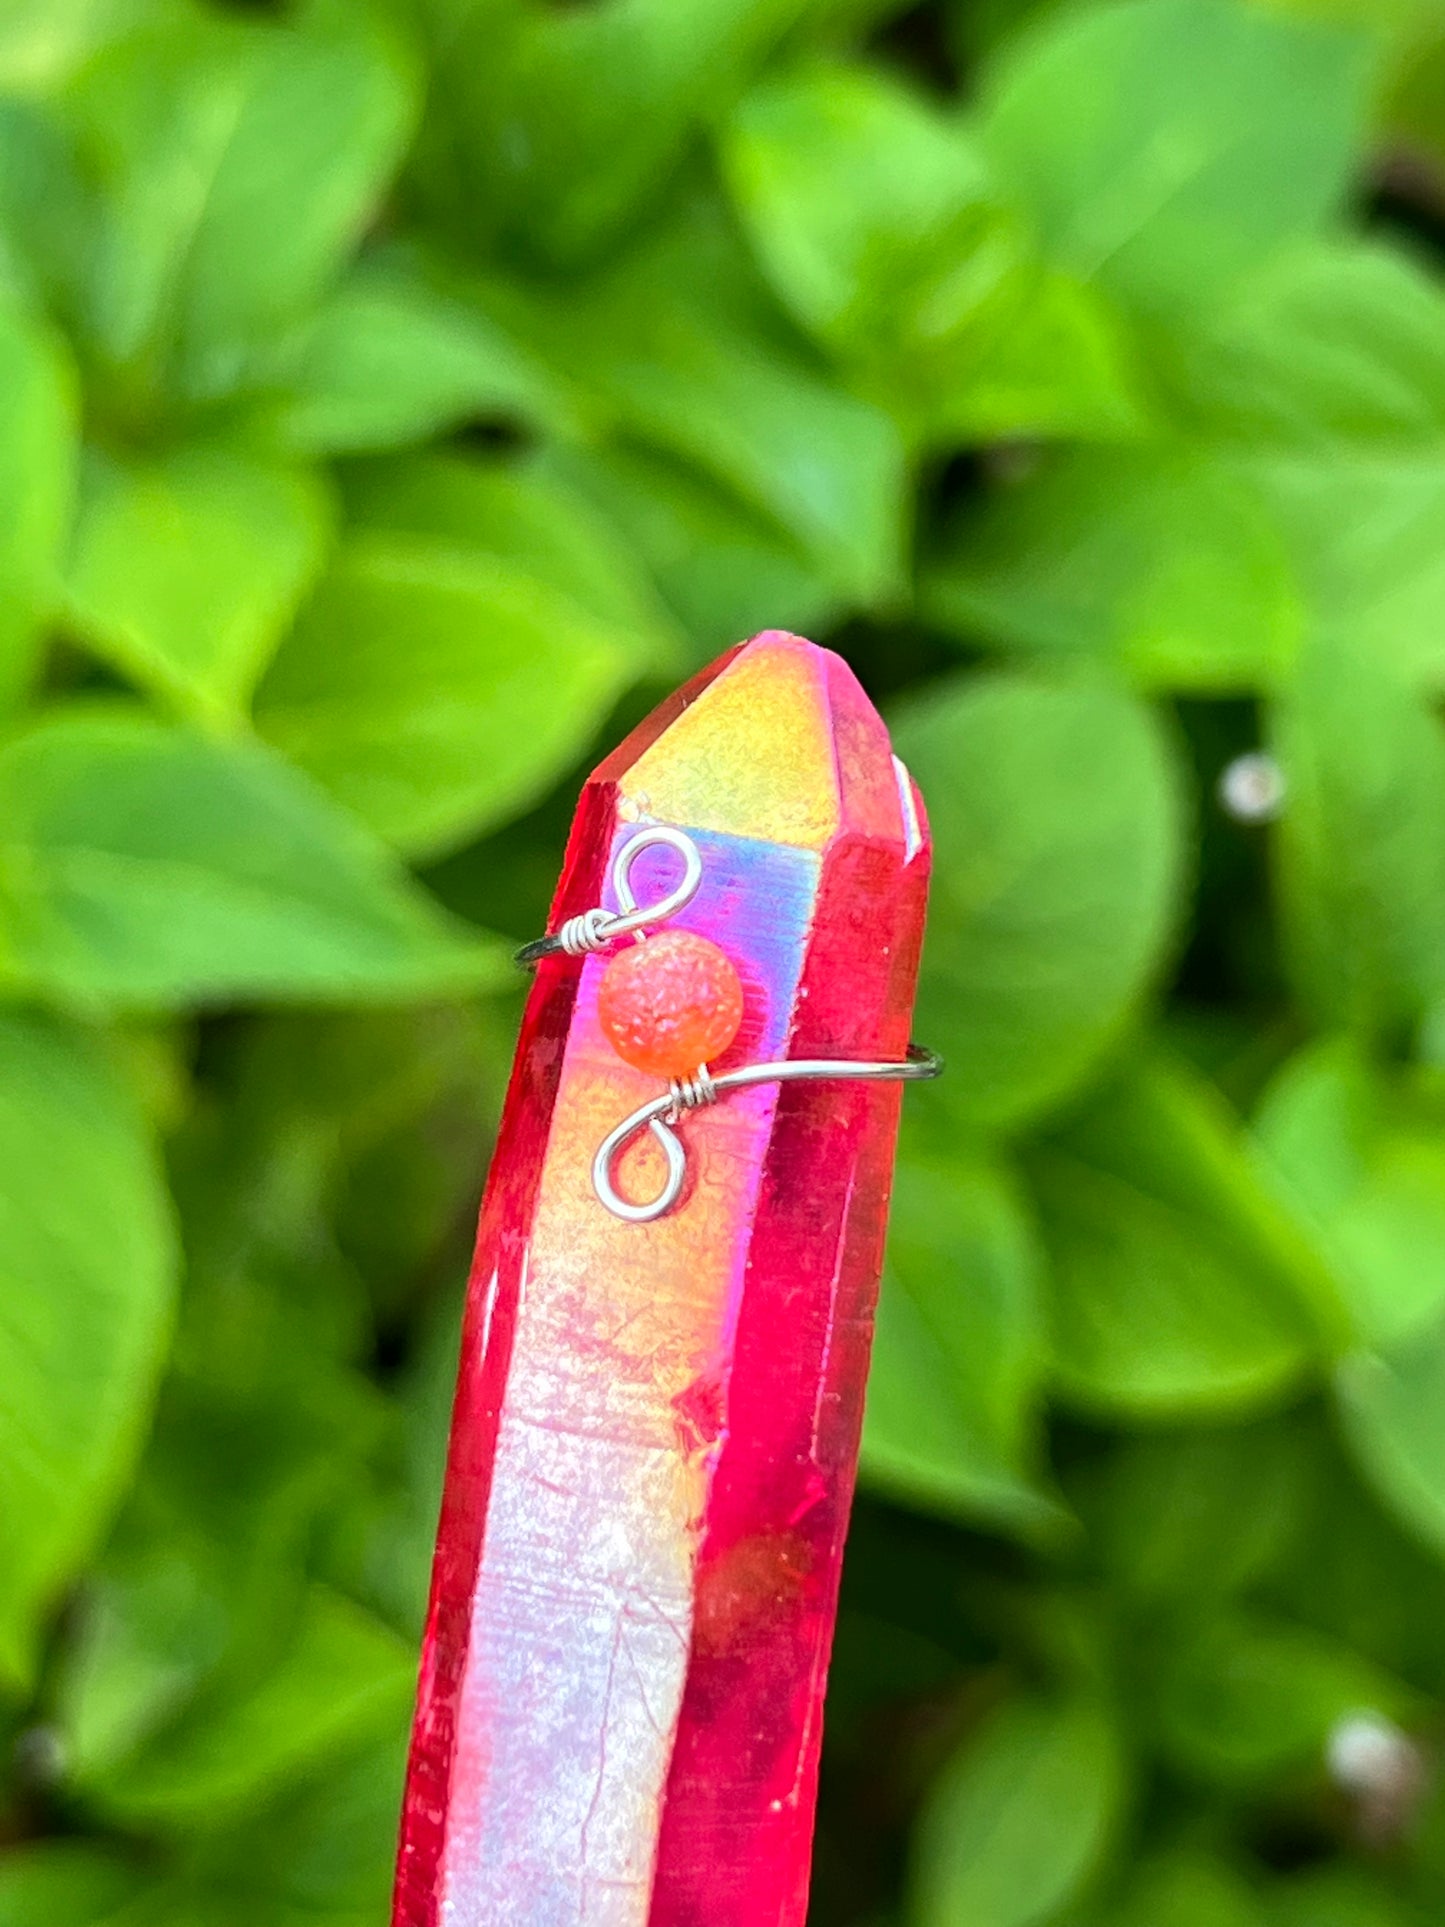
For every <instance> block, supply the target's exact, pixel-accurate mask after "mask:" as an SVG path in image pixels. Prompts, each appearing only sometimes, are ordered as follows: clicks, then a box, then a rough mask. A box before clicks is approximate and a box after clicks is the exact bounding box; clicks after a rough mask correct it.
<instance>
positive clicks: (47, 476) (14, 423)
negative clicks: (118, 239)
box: [0, 301, 76, 709]
mask: <svg viewBox="0 0 1445 1927" xmlns="http://www.w3.org/2000/svg"><path fill="white" fill-rule="evenodd" d="M75 413H76V409H75V395H74V383H73V379H72V377H71V375H70V372H69V369H68V368H67V366H66V364H65V362H64V360H63V358H62V355H61V353H60V351H59V349H58V347H57V345H56V344H55V343H54V342H53V341H52V340H51V339H50V337H49V336H48V335H47V334H46V333H45V332H44V331H43V330H42V329H41V328H39V327H38V326H37V324H36V323H35V322H33V321H31V320H29V319H28V318H26V317H25V316H24V315H22V314H21V313H20V312H19V311H18V310H16V309H12V308H11V307H10V306H9V305H8V304H6V303H4V302H3V301H0V709H3V708H8V707H9V705H10V704H11V703H12V702H13V701H14V700H15V698H16V697H17V696H20V695H22V694H23V693H24V691H25V690H26V688H27V687H28V685H29V683H30V681H31V678H32V676H33V674H34V670H35V666H36V661H37V658H38V656H39V653H40V647H41V643H42V639H43V632H42V625H43V623H44V621H45V619H46V618H47V617H48V616H49V615H50V614H51V613H52V611H53V610H54V608H55V605H56V603H57V601H58V600H59V573H60V559H61V548H62V545H63V542H64V539H65V531H66V525H67V523H68V520H69V517H70V509H71V496H72V491H73V488H74V481H75V443H76V421H75Z"/></svg>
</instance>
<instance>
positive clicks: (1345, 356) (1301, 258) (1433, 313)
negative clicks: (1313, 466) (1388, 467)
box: [1171, 240, 1445, 453]
mask: <svg viewBox="0 0 1445 1927" xmlns="http://www.w3.org/2000/svg"><path fill="white" fill-rule="evenodd" d="M1171 347H1172V350H1173V354H1172V357H1171V359H1172V362H1173V366H1172V368H1171V373H1172V376H1173V379H1174V381H1175V383H1176V384H1177V385H1178V388H1179V391H1180V392H1179V396H1178V399H1179V400H1180V401H1181V402H1182V404H1183V405H1184V407H1185V408H1186V409H1187V410H1188V412H1189V415H1190V417H1191V419H1192V421H1193V424H1194V426H1195V428H1196V430H1197V432H1198V433H1200V434H1201V435H1204V436H1207V437H1209V438H1211V439H1216V440H1217V439H1220V438H1223V437H1230V438H1238V439H1240V440H1242V441H1253V442H1258V441H1262V440H1269V441H1277V442H1279V443H1281V444H1293V445H1298V446H1300V447H1302V448H1305V447H1313V448H1315V449H1317V450H1319V451H1320V452H1321V453H1324V452H1325V451H1333V452H1336V453H1338V452H1339V451H1340V450H1341V449H1342V448H1344V447H1348V448H1350V449H1351V450H1352V451H1358V450H1359V449H1361V448H1362V447H1369V446H1379V447H1396V448H1401V447H1405V448H1408V447H1411V446H1420V447H1425V448H1428V447H1431V446H1433V445H1437V444H1438V442H1439V439H1440V436H1441V434H1442V432H1445V295H1442V292H1441V290H1440V288H1439V286H1438V285H1437V283H1436V282H1435V281H1434V280H1433V279H1432V278H1431V277H1430V276H1429V275H1428V274H1426V273H1425V272H1424V270H1423V269H1422V268H1420V267H1417V266H1416V265H1415V264H1414V263H1413V262H1412V261H1411V260H1410V259H1409V258H1408V256H1406V255H1403V254H1399V253H1396V252H1394V251H1393V250H1391V249H1389V248H1385V247H1381V246H1378V245H1376V244H1372V243H1371V244H1363V243H1360V242H1350V243H1342V242H1340V241H1336V240H1331V241H1329V242H1316V243H1313V244H1307V245H1304V246H1300V247H1296V248H1291V249H1289V250H1288V251H1287V252H1286V253H1285V254H1284V255H1282V256H1281V257H1280V258H1279V259H1278V260H1274V261H1271V262H1270V263H1269V264H1268V265H1267V266H1266V267H1265V268H1264V270H1263V271H1262V272H1260V273H1258V274H1255V275H1252V276H1251V277H1250V278H1249V279H1248V280H1247V281H1246V282H1245V283H1244V284H1243V285H1242V286H1241V287H1240V288H1239V289H1238V290H1237V291H1236V292H1235V293H1234V295H1233V296H1232V298H1231V299H1230V301H1229V302H1228V304H1227V305H1226V306H1225V307H1224V308H1223V309H1222V310H1221V311H1219V312H1218V313H1212V312H1211V313H1206V314H1205V315H1204V316H1199V315H1197V314H1196V315H1194V316H1192V317H1190V320H1189V322H1188V324H1187V325H1186V324H1185V323H1184V322H1182V321H1181V323H1180V325H1179V327H1178V328H1177V329H1176V330H1175V331H1174V334H1173V338H1172V341H1171Z"/></svg>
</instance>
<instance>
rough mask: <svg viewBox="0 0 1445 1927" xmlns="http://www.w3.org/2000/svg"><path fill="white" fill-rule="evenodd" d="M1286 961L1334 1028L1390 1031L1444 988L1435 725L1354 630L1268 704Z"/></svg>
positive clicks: (1443, 801)
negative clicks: (1277, 778)
mask: <svg viewBox="0 0 1445 1927" xmlns="http://www.w3.org/2000/svg"><path fill="white" fill-rule="evenodd" d="M1272 736H1273V747H1274V751H1275V754H1276V755H1277V757H1278V759H1279V762H1280V764H1281V767H1282V768H1283V771H1284V777H1285V782H1286V784H1287V785H1288V792H1287V793H1288V806H1287V808H1286V809H1285V811H1284V813H1283V816H1282V817H1281V819H1280V823H1279V827H1278V830H1277V832H1276V835H1277V839H1278V840H1277V845H1276V857H1277V864H1276V870H1277V880H1278V889H1279V896H1280V911H1281V920H1282V923H1283V930H1284V938H1285V955H1286V961H1287V963H1288V965H1289V967H1290V971H1291V974H1292V976H1293V979H1294V982H1295V984H1296V986H1297V988H1298V990H1299V992H1300V994H1301V995H1302V997H1303V998H1304V1000H1305V1002H1306V1004H1307V1006H1308V1007H1309V1008H1310V1009H1311V1010H1312V1011H1314V1012H1315V1013H1316V1014H1317V1015H1318V1016H1319V1017H1321V1018H1323V1019H1325V1020H1326V1021H1332V1022H1334V1023H1336V1024H1347V1025H1354V1026H1362V1027H1381V1026H1385V1027H1388V1026H1392V1025H1395V1024H1398V1023H1400V1022H1401V1021H1407V1020H1409V1019H1411V1018H1414V1017H1416V1016H1418V1015H1419V1014H1420V1013H1421V1011H1422V1010H1423V1009H1424V1008H1425V1006H1426V1005H1428V1004H1429V1003H1430V1002H1431V1001H1432V1000H1433V999H1434V998H1436V997H1438V996H1439V995H1440V994H1441V991H1442V989H1445V838H1442V837H1441V835H1440V833H1439V823H1440V816H1441V812H1442V810H1445V725H1442V724H1441V722H1440V720H1439V719H1438V718H1437V717H1435V716H1433V715H1432V714H1431V713H1430V711H1429V710H1428V708H1427V707H1426V705H1425V703H1424V702H1423V701H1422V700H1421V698H1420V697H1419V696H1418V694H1417V693H1416V692H1415V691H1414V690H1413V689H1412V688H1411V687H1410V686H1409V684H1408V683H1407V682H1406V680H1405V678H1404V676H1403V675H1402V674H1401V673H1400V672H1399V670H1398V669H1396V668H1395V667H1394V666H1393V665H1391V664H1390V663H1388V662H1386V661H1382V660H1381V659H1380V658H1379V655H1378V653H1377V652H1373V651H1370V650H1368V649H1366V648H1365V647H1363V646H1361V644H1360V643H1359V642H1358V641H1357V640H1356V639H1355V638H1354V637H1351V636H1348V635H1341V634H1335V633H1327V634H1321V635H1320V636H1319V637H1318V639H1317V640H1316V641H1315V643H1314V644H1313V646H1312V647H1311V648H1310V649H1309V651H1308V652H1307V654H1306V656H1305V658H1304V660H1303V661H1302V663H1301V664H1300V668H1299V671H1298V673H1297V675H1296V676H1295V678H1294V679H1293V681H1292V682H1291V684H1290V687H1289V689H1288V690H1287V691H1286V692H1285V693H1284V694H1283V695H1282V696H1281V697H1280V699H1279V701H1278V702H1277V704H1276V706H1275V710H1274V717H1273V726H1272Z"/></svg>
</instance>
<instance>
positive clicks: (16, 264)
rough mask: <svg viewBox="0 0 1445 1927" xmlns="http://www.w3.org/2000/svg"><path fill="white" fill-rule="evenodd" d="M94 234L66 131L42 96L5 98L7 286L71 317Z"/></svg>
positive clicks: (1, 182)
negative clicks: (34, 99) (41, 100)
mask: <svg viewBox="0 0 1445 1927" xmlns="http://www.w3.org/2000/svg"><path fill="white" fill-rule="evenodd" d="M0 32H3V29H0ZM0 60H3V55H0ZM91 238H92V230H91V207H90V202H89V197H88V195H87V192H86V188H85V185H84V183H83V181H82V179H81V175H80V170H79V168H78V166H77V164H76V156H75V154H74V152H73V148H72V143H71V142H70V141H69V139H68V138H67V135H66V131H65V129H64V128H63V127H62V126H61V125H60V124H59V123H58V121H57V119H56V117H55V116H54V115H53V114H51V113H48V112H47V111H46V110H45V109H44V108H42V107H41V106H39V105H38V104H37V103H35V102H32V101H26V100H17V99H0V288H5V289H6V290H7V291H9V292H10V293H11V294H13V295H14V296H15V297H16V298H18V299H20V300H23V301H25V302H26V303H27V304H29V305H31V306H33V307H34V308H36V309H37V310H38V309H39V308H41V307H43V306H44V305H45V304H46V303H47V302H48V303H51V304H53V306H54V308H55V309H56V311H57V312H58V313H60V314H61V315H63V316H66V317H67V318H68V317H69V315H70V313H71V311H72V309H73V307H74V304H75V301H76V297H77V294H78V292H79V289H80V287H81V284H82V282H83V279H84V263H85V258H86V250H87V248H88V247H89V245H90V242H91Z"/></svg>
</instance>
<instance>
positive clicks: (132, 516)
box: [67, 446, 330, 719]
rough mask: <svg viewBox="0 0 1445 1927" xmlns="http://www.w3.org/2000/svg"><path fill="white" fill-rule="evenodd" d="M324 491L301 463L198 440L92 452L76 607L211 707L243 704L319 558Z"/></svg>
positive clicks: (182, 699) (113, 648) (142, 661)
mask: <svg viewBox="0 0 1445 1927" xmlns="http://www.w3.org/2000/svg"><path fill="white" fill-rule="evenodd" d="M329 532H330V515H329V513H328V507H327V502H326V497H325V495H324V494H323V492H322V490H321V487H320V485H319V483H318V482H317V480H316V479H315V478H314V477H312V476H310V475H308V474H306V473H304V472H303V471H299V470H295V469H287V468H278V467H271V466H265V465H263V464H261V463H259V462H257V461H254V460H252V459H250V458H249V457H247V456H244V455H241V454H237V453H233V452H232V451H230V450H228V449H224V448H220V447H206V446H196V447H192V448H187V449H183V450H181V451H180V452H179V453H178V454H175V455H172V456H169V457H167V458H163V459H161V460H159V461H155V462H150V463H146V464H143V465H142V464H122V463H119V462H111V461H106V460H104V459H102V458H100V457H95V458H93V459H92V461H91V462H90V463H89V465H88V468H87V472H86V478H85V487H84V490H83V492H82V497H81V507H80V518H79V523H78V526H77V528H76V532H75V539H74V548H73V551H72V555H71V560H70V569H69V581H68V585H67V587H68V598H69V609H70V615H71V618H72V620H73V621H74V623H75V624H76V626H77V628H78V629H79V630H80V632H81V633H82V634H83V635H84V636H85V638H86V640H87V641H88V642H89V644H90V645H91V647H92V648H93V649H94V650H95V651H96V653H97V654H99V655H102V656H104V657H105V658H106V659H107V660H108V661H110V662H112V663H114V664H115V666H116V667H117V668H118V669H121V670H122V671H124V673H125V674H127V675H129V676H131V677H133V678H134V679H135V681H136V682H138V683H140V684H141V685H142V686H143V687H145V688H148V689H154V690H156V691H157V692H158V693H159V694H161V695H163V696H165V697H167V698H169V699H170V700H171V701H172V702H174V703H176V704H177V705H178V706H180V707H181V708H183V709H186V710H189V711H191V712H193V713H194V714H197V715H199V716H201V717H206V718H218V719H224V718H228V717H234V716H235V715H236V713H237V712H238V711H239V710H240V709H242V708H243V707H244V705H245V703H246V701H247V699H248V697H249V696H250V693H251V690H252V689H253V688H254V686H255V683H256V680H257V678H258V677H259V676H260V674H261V671H262V670H263V669H264V668H265V666H266V663H267V661H268V660H269V658H270V656H271V654H272V652H273V651H274V649H275V647H276V645H277V643H278V642H279V641H280V639H281V636H282V634H283V632H284V631H285V629H286V627H287V624H288V623H289V622H290V620H291V618H292V616H293V615H294V614H295V612H296V609H297V607H298V605H299V604H300V601H301V598H302V596H303V595H304V593H305V591H306V589H307V588H308V586H309V585H310V583H311V581H312V579H313V578H314V576H315V575H316V573H317V571H318V569H319V568H320V566H321V560H322V554H323V550H324V547H325V543H326V540H327V537H328V535H329Z"/></svg>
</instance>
